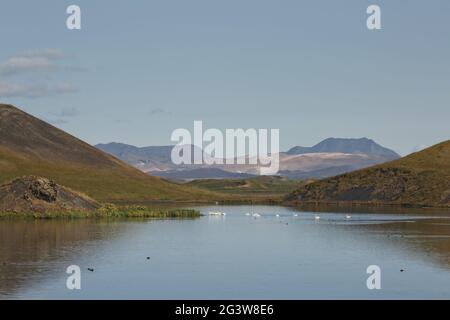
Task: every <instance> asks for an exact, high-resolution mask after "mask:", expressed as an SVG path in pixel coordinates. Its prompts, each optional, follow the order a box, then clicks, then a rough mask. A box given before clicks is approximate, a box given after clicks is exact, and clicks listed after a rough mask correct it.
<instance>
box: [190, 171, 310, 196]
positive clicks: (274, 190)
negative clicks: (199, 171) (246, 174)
mask: <svg viewBox="0 0 450 320" xmlns="http://www.w3.org/2000/svg"><path fill="white" fill-rule="evenodd" d="M303 183H304V182H300V181H295V180H288V179H286V178H282V177H276V176H261V177H256V178H249V179H199V180H194V181H191V182H189V183H187V184H186V185H188V186H192V187H196V188H201V189H205V190H209V191H214V192H221V193H226V194H230V195H240V196H245V197H247V198H252V199H253V198H270V199H272V200H276V199H282V197H283V196H285V195H286V194H288V193H290V192H292V191H293V190H295V189H296V188H298V187H300V186H301V185H302V184H303Z"/></svg>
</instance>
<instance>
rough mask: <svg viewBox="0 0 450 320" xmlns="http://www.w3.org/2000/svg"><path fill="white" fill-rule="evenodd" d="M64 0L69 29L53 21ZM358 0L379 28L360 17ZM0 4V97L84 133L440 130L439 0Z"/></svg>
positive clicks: (448, 41) (395, 138) (449, 48)
mask: <svg viewBox="0 0 450 320" xmlns="http://www.w3.org/2000/svg"><path fill="white" fill-rule="evenodd" d="M70 4H77V5H79V6H80V7H81V10H82V30H79V31H78V30H77V31H73V30H72V31H71V30H68V29H67V28H66V25H65V21H66V18H67V14H66V12H65V11H66V8H67V6H69V5H70ZM370 4H378V5H379V6H380V7H381V10H382V28H383V29H382V30H379V31H369V30H368V29H367V28H366V18H367V14H366V12H365V11H366V8H367V6H368V5H370ZM0 12H1V19H0V39H1V49H0V101H2V102H7V103H12V104H15V105H17V106H19V107H20V108H22V109H24V110H25V111H27V112H30V113H32V114H33V115H36V116H38V117H41V118H44V119H46V120H48V121H50V122H52V123H53V124H55V125H56V126H58V127H60V128H62V129H64V130H66V131H68V132H69V133H71V134H73V135H75V136H77V137H80V138H81V139H83V140H85V141H87V142H89V143H92V144H96V143H105V142H111V141H116V142H124V143H129V144H134V145H138V146H145V145H164V144H169V143H170V134H171V133H172V131H173V130H174V129H176V128H188V129H191V128H192V126H193V121H194V120H203V122H204V124H205V126H206V127H214V128H219V129H225V128H239V127H242V128H279V129H280V136H281V148H282V149H287V148H290V147H291V146H294V145H304V146H310V145H313V144H315V143H317V142H319V141H320V140H322V139H324V138H327V137H369V138H372V139H374V140H376V141H377V142H379V143H381V144H382V145H385V146H387V147H390V148H393V149H394V150H396V151H397V152H399V153H401V154H407V153H409V152H411V151H413V150H415V149H416V148H417V147H420V146H428V145H432V144H434V143H437V142H440V141H442V140H447V139H449V136H450V126H449V125H448V122H449V119H450V106H449V104H450V88H449V85H450V61H449V57H450V2H449V1H447V0H432V1H413V0H411V1H407V2H406V1H392V0H391V1H376V0H373V1H364V0H346V1H336V0H328V1H322V0H314V1H313V0H311V1H299V0H291V1H288V0H283V1H275V0H271V1H267V0H246V1H242V0H240V1H236V0H227V1H224V0H220V1H219V0H216V1H211V0H201V1H200V0H189V1H185V0H184V1H182V0H178V1H171V0H164V1H162V0H161V1H151V0H150V1H126V2H125V1H121V2H119V1H101V0H96V1H84V0H83V1H61V0H53V1H50V0H41V1H33V2H31V1H24V0H15V1H2V4H1V11H0ZM24 61H25V62H24ZM30 61H31V62H30Z"/></svg>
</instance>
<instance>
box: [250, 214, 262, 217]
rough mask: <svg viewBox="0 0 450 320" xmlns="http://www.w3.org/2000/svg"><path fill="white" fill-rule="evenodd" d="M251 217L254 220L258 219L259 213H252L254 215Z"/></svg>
mask: <svg viewBox="0 0 450 320" xmlns="http://www.w3.org/2000/svg"><path fill="white" fill-rule="evenodd" d="M252 216H253V217H254V218H259V217H261V215H260V214H259V213H254V214H252Z"/></svg>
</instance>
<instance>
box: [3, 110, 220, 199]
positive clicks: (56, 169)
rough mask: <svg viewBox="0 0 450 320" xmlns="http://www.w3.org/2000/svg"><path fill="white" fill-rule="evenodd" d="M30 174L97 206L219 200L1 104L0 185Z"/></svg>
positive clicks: (210, 194) (212, 195)
mask: <svg viewBox="0 0 450 320" xmlns="http://www.w3.org/2000/svg"><path fill="white" fill-rule="evenodd" d="M28 175H35V176H41V177H45V178H49V179H52V180H55V182H57V183H58V184H61V185H64V186H67V187H69V188H71V189H73V190H77V191H80V192H83V193H85V194H87V195H88V196H90V197H92V198H94V199H96V200H98V201H129V202H134V201H152V200H183V201H203V200H220V199H221V197H222V196H220V195H217V194H214V193H211V192H208V191H205V190H199V189H196V188H194V187H191V186H184V185H179V184H175V183H171V182H168V181H166V180H163V179H160V178H157V177H150V176H148V175H146V174H144V173H142V172H141V171H139V170H137V169H135V168H133V167H131V166H129V165H127V164H125V163H123V162H121V161H120V160H118V159H116V158H114V157H112V156H110V155H108V154H106V153H104V152H102V151H100V150H98V149H96V148H94V147H92V146H91V145H89V144H87V143H85V142H83V141H81V140H79V139H77V138H75V137H73V136H71V135H69V134H67V133H65V132H64V131H62V130H59V129H57V128H55V127H53V126H51V125H49V124H47V123H45V122H44V121H41V120H39V119H37V118H35V117H33V116H31V115H29V114H27V113H25V112H23V111H21V110H19V109H17V108H15V107H14V106H11V105H4V104H0V185H1V184H4V183H7V182H9V181H11V180H13V179H15V178H17V177H21V176H28Z"/></svg>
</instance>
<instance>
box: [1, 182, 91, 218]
mask: <svg viewBox="0 0 450 320" xmlns="http://www.w3.org/2000/svg"><path fill="white" fill-rule="evenodd" d="M98 207H99V204H98V203H97V202H96V201H95V200H93V199H91V198H89V197H87V196H85V195H82V194H80V193H78V192H75V191H72V190H70V189H68V188H66V187H63V186H60V185H58V184H57V183H56V182H54V181H52V180H49V179H46V178H42V177H36V176H26V177H22V178H19V179H16V180H14V181H12V182H10V183H8V184H5V185H3V186H0V212H17V213H34V212H60V211H92V210H95V209H96V208H98Z"/></svg>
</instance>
